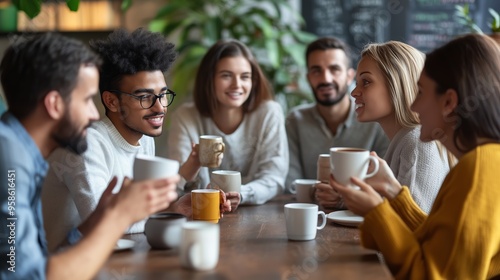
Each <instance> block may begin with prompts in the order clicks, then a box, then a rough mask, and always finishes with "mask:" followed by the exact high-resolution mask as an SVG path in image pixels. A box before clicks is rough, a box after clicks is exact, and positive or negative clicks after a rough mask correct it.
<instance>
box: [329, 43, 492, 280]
mask: <svg viewBox="0 0 500 280" xmlns="http://www.w3.org/2000/svg"><path fill="white" fill-rule="evenodd" d="M499 72H500V49H499V48H498V46H497V45H496V43H495V42H494V41H493V40H492V39H491V38H488V37H487V36H484V35H479V34H469V35H466V36H463V37H458V38H456V39H454V40H453V41H451V42H449V43H447V44H446V45H444V46H442V47H440V48H439V49H436V50H435V51H433V52H431V53H430V54H428V55H427V58H426V61H425V66H424V69H423V71H422V74H421V76H420V80H419V83H418V85H419V93H418V96H417V98H416V99H415V101H414V102H413V104H412V107H411V108H412V110H414V111H415V112H417V113H418V114H419V116H420V123H421V132H420V139H421V140H422V141H424V142H428V141H432V140H434V139H436V140H438V141H439V142H440V143H442V145H444V146H445V147H446V149H447V150H448V151H450V152H452V153H453V155H454V156H455V157H456V158H458V163H457V164H456V165H455V166H454V167H453V168H452V169H451V171H450V173H449V174H448V175H447V176H446V179H445V180H444V182H443V185H442V186H441V189H440V190H439V194H438V196H437V197H436V202H435V204H434V206H433V207H432V210H431V212H430V213H429V215H424V214H423V213H422V211H420V209H419V208H418V207H417V205H416V204H415V202H414V201H413V199H412V198H411V197H410V195H409V191H408V187H406V186H402V184H400V183H399V182H398V181H397V180H396V178H394V176H393V174H392V172H391V170H390V169H389V168H388V167H387V164H386V162H385V161H383V160H379V163H380V169H379V172H378V173H377V174H376V175H375V176H374V177H372V178H370V179H367V180H366V182H363V181H361V180H359V179H357V178H352V179H351V181H352V183H354V184H356V185H358V186H359V187H360V190H353V189H351V188H348V187H346V186H342V185H340V184H339V183H338V182H335V181H334V180H332V179H330V183H331V184H332V186H333V187H334V188H335V190H337V191H338V192H340V193H341V194H342V197H343V198H344V201H345V204H346V205H347V207H348V208H349V209H350V210H352V211H353V212H354V213H356V214H358V215H361V216H364V222H363V224H362V225H361V226H360V228H359V229H360V236H361V243H362V244H363V246H365V247H367V248H370V249H373V250H377V251H380V252H382V254H383V255H384V259H385V262H386V264H387V266H388V267H389V269H390V270H391V272H392V274H393V276H394V278H395V279H405V280H407V279H409V280H411V279H498V278H499V275H500V257H499V256H500V223H498V221H499V220H500V207H499V204H498V197H499V196H500V181H499V180H498V166H500V110H498V108H500V76H499V75H497V74H494V73H499ZM472 104H473V106H472ZM431 175H432V174H428V176H431ZM411 188H412V186H410V190H411ZM379 194H382V195H383V196H384V198H381V197H380V195H379Z"/></svg>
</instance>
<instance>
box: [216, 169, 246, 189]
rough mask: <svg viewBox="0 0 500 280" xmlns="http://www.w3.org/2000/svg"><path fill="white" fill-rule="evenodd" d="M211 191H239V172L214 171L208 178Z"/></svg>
mask: <svg viewBox="0 0 500 280" xmlns="http://www.w3.org/2000/svg"><path fill="white" fill-rule="evenodd" d="M210 186H211V187H212V189H221V190H222V191H223V192H237V193H239V192H240V191H241V174H240V172H239V171H231V170H215V171H212V176H210Z"/></svg>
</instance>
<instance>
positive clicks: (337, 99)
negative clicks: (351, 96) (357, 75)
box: [313, 83, 347, 107]
mask: <svg viewBox="0 0 500 280" xmlns="http://www.w3.org/2000/svg"><path fill="white" fill-rule="evenodd" d="M322 87H331V88H333V89H335V91H336V92H337V93H338V94H337V95H336V96H335V97H332V98H328V99H326V100H322V99H320V98H319V97H318V95H319V94H318V93H317V91H318V90H319V89H321V88H322ZM313 93H314V99H316V103H318V104H320V105H322V106H326V107H329V106H333V105H336V104H338V103H339V102H340V101H342V99H344V96H346V94H347V85H345V86H344V87H343V88H340V87H339V85H338V84H337V83H321V84H319V85H317V86H316V88H313Z"/></svg>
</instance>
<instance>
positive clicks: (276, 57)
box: [149, 0, 315, 108]
mask: <svg viewBox="0 0 500 280" xmlns="http://www.w3.org/2000/svg"><path fill="white" fill-rule="evenodd" d="M304 23H305V22H304V19H303V18H302V16H301V15H300V14H299V13H297V11H295V10H294V9H293V8H292V7H291V6H290V5H289V3H288V1H286V0H255V1H246V0H191V1H186V0H171V1H169V2H168V4H166V5H165V6H163V7H162V8H161V9H160V10H159V11H158V13H157V15H156V17H155V18H154V19H153V20H152V21H151V22H150V25H149V27H150V29H151V30H152V31H156V32H162V33H163V34H164V35H165V36H166V37H168V38H170V40H171V41H172V42H176V43H177V46H178V51H179V58H178V60H177V62H176V64H175V67H174V69H173V71H174V72H173V73H174V74H173V79H172V87H173V88H175V90H176V91H178V92H184V93H186V92H187V93H189V92H191V90H192V85H193V82H194V79H193V77H194V75H195V73H196V69H197V67H198V65H199V63H200V61H201V59H202V57H203V56H204V55H205V53H206V52H207V50H208V49H209V48H210V47H211V46H212V45H213V44H214V43H215V42H217V41H218V40H220V39H228V38H234V39H237V40H240V41H242V42H243V43H245V44H246V45H247V46H249V47H250V48H251V49H252V51H253V53H254V54H255V56H256V58H257V60H258V62H259V64H260V66H261V67H262V69H263V71H264V72H265V74H266V76H267V77H268V78H269V80H270V81H271V83H272V86H273V88H274V91H275V93H276V97H277V98H278V99H279V101H281V103H282V105H284V106H286V107H287V108H288V107H290V106H294V105H296V104H298V103H300V102H301V101H304V100H311V95H310V94H309V93H307V92H308V90H306V89H305V87H306V85H307V83H305V81H304V78H303V77H304V75H303V70H304V68H305V58H304V52H305V47H306V45H307V44H308V43H309V42H311V41H312V40H314V39H315V36H314V35H312V34H310V33H307V32H303V31H301V30H300V28H301V25H303V24H304Z"/></svg>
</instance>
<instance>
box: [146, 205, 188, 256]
mask: <svg viewBox="0 0 500 280" xmlns="http://www.w3.org/2000/svg"><path fill="white" fill-rule="evenodd" d="M186 221H187V218H186V216H184V215H182V214H179V213H157V214H154V215H151V216H150V217H149V219H148V220H147V221H146V224H145V226H144V234H145V235H146V239H147V240H148V243H149V245H150V246H151V247H152V248H154V249H171V248H177V247H179V245H180V243H181V231H182V225H183V224H184V223H185V222H186Z"/></svg>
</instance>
